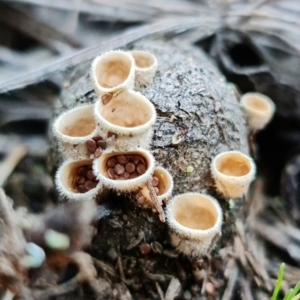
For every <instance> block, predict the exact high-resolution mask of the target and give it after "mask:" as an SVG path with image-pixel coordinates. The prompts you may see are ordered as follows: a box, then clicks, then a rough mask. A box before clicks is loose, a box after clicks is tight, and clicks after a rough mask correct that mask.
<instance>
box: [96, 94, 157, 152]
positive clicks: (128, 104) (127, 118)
mask: <svg viewBox="0 0 300 300" xmlns="http://www.w3.org/2000/svg"><path fill="white" fill-rule="evenodd" d="M94 114H95V119H96V121H97V124H98V126H99V130H100V135H102V136H104V137H109V136H110V135H112V134H114V135H115V139H114V141H113V142H111V143H110V147H113V148H114V149H117V150H119V151H128V150H132V149H136V148H139V147H141V148H147V147H148V146H149V144H150V142H151V138H152V134H153V128H152V126H153V125H154V123H155V120H156V111H155V108H154V106H153V104H152V103H151V102H150V101H149V100H148V99H147V98H146V97H144V96H143V95H142V94H140V93H138V92H134V91H130V90H128V91H123V92H122V93H121V94H119V95H118V96H116V97H113V98H112V99H111V100H110V101H109V102H108V103H106V102H105V103H103V101H101V100H100V101H97V102H96V104H95V112H94Z"/></svg>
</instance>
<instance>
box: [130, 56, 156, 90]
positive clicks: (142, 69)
mask: <svg viewBox="0 0 300 300" xmlns="http://www.w3.org/2000/svg"><path fill="white" fill-rule="evenodd" d="M129 54H131V55H132V56H133V58H134V61H135V81H136V82H135V83H136V85H137V86H142V85H145V84H148V83H151V82H152V81H153V78H154V75H155V72H156V69H157V59H156V57H155V56H154V55H153V54H151V53H149V52H146V51H130V52H129Z"/></svg>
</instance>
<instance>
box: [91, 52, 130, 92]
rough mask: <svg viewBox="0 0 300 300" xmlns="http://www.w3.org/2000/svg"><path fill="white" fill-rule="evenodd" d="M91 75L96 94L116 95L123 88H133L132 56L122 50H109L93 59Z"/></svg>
mask: <svg viewBox="0 0 300 300" xmlns="http://www.w3.org/2000/svg"><path fill="white" fill-rule="evenodd" d="M91 77H92V80H93V82H94V89H95V92H96V94H97V95H98V96H99V97H101V96H102V95H104V94H110V95H117V94H118V93H120V92H121V91H123V90H127V89H133V87H134V78H135V63H134V59H133V57H132V56H131V55H130V54H128V53H126V52H124V51H110V52H106V53H104V54H102V55H101V56H98V57H96V58H95V59H94V61H93V63H92V67H91Z"/></svg>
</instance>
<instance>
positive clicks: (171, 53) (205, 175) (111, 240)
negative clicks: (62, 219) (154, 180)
mask: <svg viewBox="0 0 300 300" xmlns="http://www.w3.org/2000/svg"><path fill="white" fill-rule="evenodd" d="M127 49H141V50H146V51H149V52H151V53H153V54H154V55H156V56H157V59H158V71H157V73H156V76H155V78H154V82H153V83H152V84H149V85H147V86H144V87H142V88H141V89H139V91H140V92H141V93H142V94H143V95H145V96H146V97H147V98H148V99H149V100H150V101H151V102H152V103H153V104H154V105H155V107H156V110H157V115H158V117H157V121H156V124H155V127H154V136H153V142H152V147H151V150H152V153H153V154H154V156H155V159H156V160H157V162H159V163H160V165H162V166H164V167H166V168H167V169H168V170H169V171H170V173H171V174H172V175H173V178H174V183H175V186H174V192H173V195H176V194H179V193H185V192H192V191H195V192H206V193H209V194H210V195H212V196H215V197H216V198H217V199H218V200H219V202H220V204H221V206H222V208H223V212H224V225H223V230H222V238H221V240H220V242H219V243H218V247H216V249H215V250H214V253H213V256H214V257H217V256H218V249H219V248H220V247H223V246H224V245H225V244H227V243H229V242H231V238H232V235H233V232H234V226H233V223H234V220H235V216H236V214H237V212H238V210H239V207H240V205H241V204H242V199H239V200H236V201H235V205H234V208H233V207H232V206H230V207H229V205H228V202H226V201H225V200H224V199H222V197H220V195H218V194H217V193H216V192H215V190H214V183H213V180H212V178H211V174H210V163H211V160H212V158H213V157H214V156H215V155H217V154H218V153H220V152H222V151H227V150H240V151H242V152H244V153H248V144H247V130H246V126H245V120H244V117H243V114H242V112H241V110H240V107H239V101H238V98H237V95H236V93H235V90H234V88H233V86H232V85H231V84H229V83H227V82H226V80H225V79H224V77H223V76H222V75H221V73H220V72H219V71H218V69H217V68H216V67H215V65H214V64H213V62H212V61H211V60H210V59H209V58H208V57H207V55H206V54H205V53H203V52H202V51H201V50H200V49H199V48H196V47H192V46H186V45H182V44H180V45H179V44H172V43H171V42H168V43H165V42H163V41H157V40H156V41H154V40H146V41H145V40H143V41H141V42H139V43H137V44H135V45H132V46H130V47H128V48H127ZM75 71H76V72H75V73H74V74H75V76H74V81H73V83H72V84H71V85H70V86H69V87H68V88H66V90H65V92H64V94H63V96H62V98H61V105H60V106H59V107H58V109H57V110H56V113H55V115H58V114H59V113H61V112H62V111H64V110H65V109H67V108H71V107H74V106H76V105H79V104H81V103H92V102H94V101H97V97H96V95H95V93H94V91H93V87H92V82H91V79H90V76H89V64H87V63H84V64H82V65H79V66H78V68H76V70H75ZM78 76H81V77H80V78H78ZM50 140H51V149H52V151H51V153H50V155H49V158H50V160H49V165H50V168H51V172H52V173H53V174H54V172H55V170H56V168H57V166H58V163H59V161H60V160H61V157H60V155H59V153H58V152H57V144H56V141H55V139H54V138H53V137H52V136H51V135H50ZM189 166H192V167H193V172H192V173H188V172H187V168H188V167H189ZM97 217H98V220H99V225H98V233H97V235H96V236H95V238H94V240H93V245H92V250H91V254H92V255H93V256H94V257H96V258H97V259H99V260H101V261H103V262H105V263H107V264H109V265H110V266H112V267H113V268H115V270H116V271H117V272H118V274H119V276H118V277H117V278H110V279H109V281H111V282H112V288H113V287H115V285H116V284H117V283H118V282H119V283H120V282H121V283H122V284H123V285H125V286H126V287H127V288H128V290H129V295H130V294H131V296H132V298H133V299H158V297H159V296H158V295H159V294H160V291H159V290H160V289H161V290H162V292H163V294H164V293H165V292H166V291H167V288H168V285H169V283H170V280H171V279H172V278H173V281H172V286H174V279H176V278H178V279H179V281H180V283H181V287H180V292H179V294H180V295H181V297H182V298H186V299H188V297H189V295H190V296H191V297H193V299H196V298H197V297H200V294H201V285H199V284H198V281H201V280H202V279H203V278H200V277H201V276H200V277H199V276H198V275H199V274H198V273H199V272H200V271H201V269H202V268H203V267H199V265H197V263H196V262H195V261H189V260H188V259H187V258H185V257H183V256H181V255H178V254H177V253H176V252H175V251H174V249H173V248H172V246H171V244H170V242H169V236H168V227H167V224H165V223H161V222H160V221H159V218H158V215H157V214H156V213H153V212H152V210H151V209H142V208H138V207H136V206H135V204H134V201H133V200H131V198H130V197H128V196H126V195H115V194H112V193H108V195H107V196H105V197H102V200H101V203H100V205H99V210H98V215H97ZM142 244H144V245H145V244H147V245H150V246H151V249H150V250H149V253H147V254H143V251H142V250H143V248H142V249H141V248H140V246H141V245H142ZM144 247H147V246H144ZM211 271H212V272H218V270H217V269H213V270H211ZM197 272H198V273H197ZM197 274H198V275H197ZM99 276H100V277H103V278H106V279H107V278H108V277H110V275H109V274H107V273H106V272H105V271H104V270H103V271H101V272H100V273H99ZM199 278H200V279H199ZM125 286H124V288H125ZM170 286H171V284H170ZM131 296H130V297H131ZM124 297H125V296H124ZM160 298H161V297H160ZM91 299H92V298H91ZM108 299H109V298H108ZM120 299H121V298H120ZM122 299H123V298H122ZM124 299H125V298H124ZM126 299H127V298H126ZM128 299H130V298H128ZM172 299H173V298H172ZM199 299H200V298H199Z"/></svg>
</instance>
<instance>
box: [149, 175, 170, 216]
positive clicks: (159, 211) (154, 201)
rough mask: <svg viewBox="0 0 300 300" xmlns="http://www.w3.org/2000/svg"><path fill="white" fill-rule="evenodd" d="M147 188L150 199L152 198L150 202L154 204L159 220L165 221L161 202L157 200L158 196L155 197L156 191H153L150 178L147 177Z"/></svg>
mask: <svg viewBox="0 0 300 300" xmlns="http://www.w3.org/2000/svg"><path fill="white" fill-rule="evenodd" d="M147 188H148V190H149V194H150V198H151V200H152V202H153V204H154V207H155V208H156V210H157V211H158V214H159V219H160V221H161V222H165V221H166V218H165V213H164V211H163V209H162V207H161V204H160V203H159V201H158V198H157V196H156V193H155V191H154V188H153V185H152V181H151V179H149V180H148V181H147Z"/></svg>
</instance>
